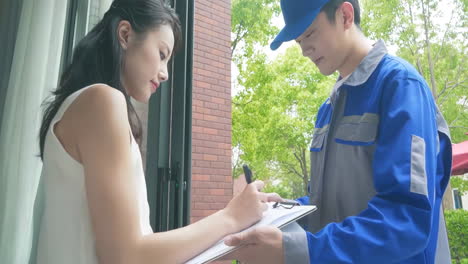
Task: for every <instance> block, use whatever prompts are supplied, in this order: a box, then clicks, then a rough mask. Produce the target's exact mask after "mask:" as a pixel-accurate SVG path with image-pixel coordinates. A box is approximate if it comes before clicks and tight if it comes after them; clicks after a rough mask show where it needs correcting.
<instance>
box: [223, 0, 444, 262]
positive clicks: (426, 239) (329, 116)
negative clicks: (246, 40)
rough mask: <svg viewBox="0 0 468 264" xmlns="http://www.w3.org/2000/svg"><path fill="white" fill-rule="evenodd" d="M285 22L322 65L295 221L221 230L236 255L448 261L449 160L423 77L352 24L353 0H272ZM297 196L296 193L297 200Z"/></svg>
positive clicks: (291, 36) (290, 35)
mask: <svg viewBox="0 0 468 264" xmlns="http://www.w3.org/2000/svg"><path fill="white" fill-rule="evenodd" d="M281 9H282V12H283V16H284V20H285V27H284V28H283V29H282V30H281V32H280V33H279V34H278V36H277V37H276V38H275V39H274V41H273V42H272V43H271V48H272V49H273V50H275V49H277V48H278V47H279V46H280V45H281V43H282V42H284V41H289V40H295V41H296V42H297V43H298V44H299V45H300V46H301V49H302V52H303V55H304V56H306V57H309V58H310V59H311V60H312V61H313V62H314V64H315V65H316V66H317V67H318V69H319V70H320V72H321V73H322V74H324V75H330V74H332V73H334V72H335V71H338V72H339V76H340V77H339V78H338V80H337V82H336V84H335V86H334V87H333V90H332V92H331V95H330V97H329V98H328V99H327V100H326V101H325V102H324V103H323V105H322V106H321V107H320V109H319V111H318V115H317V119H316V123H315V130H314V133H313V138H312V143H311V146H310V150H311V171H312V172H311V181H310V184H311V186H310V187H311V189H310V194H309V197H308V198H309V199H305V200H309V201H308V202H309V203H310V204H313V205H317V207H318V210H317V211H315V212H313V213H312V214H311V215H310V217H309V218H308V221H307V223H306V224H304V225H303V228H304V229H302V228H300V227H299V228H297V227H296V228H292V229H291V228H289V229H286V230H282V231H281V230H279V229H276V228H273V227H263V228H257V229H255V230H252V231H249V232H245V233H241V234H239V235H233V236H231V237H228V238H227V240H226V244H228V245H240V244H244V245H247V246H245V247H243V248H241V249H239V250H237V251H235V252H234V253H232V254H231V255H230V256H229V257H230V258H232V259H239V260H241V262H245V263H249V264H251V263H270V264H271V263H294V264H297V263H314V264H315V263H325V264H330V263H372V264H383V263H450V251H449V248H448V241H447V233H446V230H445V222H444V218H443V211H442V208H441V207H442V206H441V204H442V196H443V194H444V191H445V187H446V185H447V183H448V180H449V176H450V169H451V143H450V136H449V130H448V127H447V124H446V122H445V120H444V118H443V117H442V115H441V114H440V112H439V110H438V109H437V106H436V104H435V102H434V100H433V97H432V94H431V91H430V89H429V88H428V86H427V84H426V82H425V81H424V79H423V77H422V76H421V75H420V74H419V73H418V72H417V71H416V70H415V69H414V68H413V67H412V66H411V65H410V64H409V63H408V62H406V61H404V60H403V59H401V58H398V57H394V56H391V55H389V54H388V53H387V50H386V47H385V44H384V43H383V41H377V42H376V43H372V42H370V41H369V40H368V39H367V38H366V37H365V36H364V35H363V33H362V32H361V30H360V28H359V23H360V9H359V3H358V1H357V0H348V1H344V0H281ZM303 200H304V199H302V201H303Z"/></svg>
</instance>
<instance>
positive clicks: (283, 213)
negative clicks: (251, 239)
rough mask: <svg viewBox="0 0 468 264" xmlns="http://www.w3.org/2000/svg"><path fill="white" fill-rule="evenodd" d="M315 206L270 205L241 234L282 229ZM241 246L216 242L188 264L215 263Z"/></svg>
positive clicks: (308, 212)
mask: <svg viewBox="0 0 468 264" xmlns="http://www.w3.org/2000/svg"><path fill="white" fill-rule="evenodd" d="M316 209H317V207H316V206H315V205H293V206H291V205H289V206H279V204H278V203H268V210H267V211H265V212H264V213H263V218H262V219H261V220H260V221H259V222H257V223H256V224H254V225H253V226H251V227H249V228H246V229H244V230H242V231H240V232H245V231H247V230H250V229H253V228H256V227H260V226H269V225H270V226H275V227H277V228H282V227H284V226H286V225H288V224H290V223H292V222H294V221H296V220H298V219H300V218H302V217H304V216H306V215H308V214H310V213H312V212H313V211H315V210H316ZM240 247H242V245H241V246H237V247H230V246H227V245H225V244H224V239H221V240H220V241H218V242H216V243H215V244H214V245H213V246H211V247H210V248H208V249H207V250H205V251H204V252H202V253H200V254H199V255H197V256H195V257H194V258H192V259H190V260H189V261H187V262H186V264H205V263H209V262H211V261H214V260H216V259H218V258H220V257H222V256H224V255H227V254H229V253H231V252H232V251H234V250H237V249H239V248H240Z"/></svg>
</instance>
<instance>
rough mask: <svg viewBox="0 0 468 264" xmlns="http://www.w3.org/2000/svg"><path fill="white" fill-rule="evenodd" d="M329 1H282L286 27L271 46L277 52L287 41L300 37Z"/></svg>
mask: <svg viewBox="0 0 468 264" xmlns="http://www.w3.org/2000/svg"><path fill="white" fill-rule="evenodd" d="M328 1H329V0H281V11H282V12H283V18H284V23H285V26H284V28H283V29H282V30H281V31H280V33H279V34H278V36H276V38H275V39H274V40H273V42H272V43H271V44H270V48H271V49H272V50H276V49H277V48H279V46H281V44H283V42H285V41H290V40H293V39H296V38H297V37H299V36H300V35H301V34H302V33H304V31H305V30H306V29H307V28H308V27H309V26H310V24H312V22H314V20H315V18H316V17H317V15H318V14H319V13H320V10H321V9H322V7H323V6H324V5H325V4H326V3H327V2H328Z"/></svg>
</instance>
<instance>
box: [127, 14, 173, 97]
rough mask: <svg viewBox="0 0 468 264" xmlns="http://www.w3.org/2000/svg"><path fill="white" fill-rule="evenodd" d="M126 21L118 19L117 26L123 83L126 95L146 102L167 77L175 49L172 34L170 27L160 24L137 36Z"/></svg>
mask: <svg viewBox="0 0 468 264" xmlns="http://www.w3.org/2000/svg"><path fill="white" fill-rule="evenodd" d="M125 22H126V21H121V24H120V25H119V29H118V32H119V40H120V44H121V45H122V48H123V49H124V51H125V52H124V55H123V56H124V57H123V69H122V83H123V86H124V87H125V89H126V91H127V94H128V95H129V96H131V97H133V98H134V99H135V100H137V101H139V102H142V103H147V102H148V101H149V98H150V96H151V95H152V94H153V93H155V92H156V91H157V89H158V88H159V86H160V85H161V83H162V82H165V81H167V79H168V77H169V76H168V72H167V64H168V61H169V59H170V58H171V55H172V50H173V48H174V34H173V32H172V28H171V26H169V25H160V26H158V27H157V28H156V29H154V30H152V31H149V32H147V33H144V34H143V35H141V34H140V35H137V34H136V33H135V31H133V30H132V29H131V26H130V24H128V22H127V24H125ZM122 23H124V24H122Z"/></svg>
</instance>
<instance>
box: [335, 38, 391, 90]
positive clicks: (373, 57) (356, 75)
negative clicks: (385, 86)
mask: <svg viewBox="0 0 468 264" xmlns="http://www.w3.org/2000/svg"><path fill="white" fill-rule="evenodd" d="M387 53H388V51H387V47H386V46H385V42H384V41H383V40H379V41H377V42H376V43H375V44H374V46H373V48H372V49H371V50H370V51H369V53H368V54H367V55H366V56H365V57H364V59H363V60H362V61H361V63H360V64H359V65H358V67H357V68H356V69H355V70H354V71H353V73H351V75H350V76H349V77H348V79H346V80H345V82H344V84H346V85H350V86H358V85H361V84H363V83H365V82H366V81H367V80H368V79H369V77H370V76H371V74H372V73H373V72H374V71H375V69H376V68H377V66H378V65H379V63H380V61H381V60H382V58H383V57H384V56H385V54H387Z"/></svg>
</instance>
